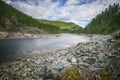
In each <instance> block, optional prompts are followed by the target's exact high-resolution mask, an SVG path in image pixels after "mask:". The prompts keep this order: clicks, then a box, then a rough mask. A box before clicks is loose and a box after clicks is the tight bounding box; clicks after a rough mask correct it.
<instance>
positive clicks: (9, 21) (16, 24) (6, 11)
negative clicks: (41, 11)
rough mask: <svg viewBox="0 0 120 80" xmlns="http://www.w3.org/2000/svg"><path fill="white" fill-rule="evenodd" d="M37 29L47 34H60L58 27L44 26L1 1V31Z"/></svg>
mask: <svg viewBox="0 0 120 80" xmlns="http://www.w3.org/2000/svg"><path fill="white" fill-rule="evenodd" d="M26 27H36V28H39V29H43V30H44V31H46V32H47V33H59V32H60V29H59V27H57V26H53V25H49V24H42V23H39V22H38V21H37V20H35V19H33V18H32V17H30V16H28V15H26V14H23V13H22V12H20V11H18V10H16V9H14V8H13V7H11V6H10V5H8V4H6V3H5V2H3V1H1V0H0V30H2V31H17V30H19V28H26Z"/></svg>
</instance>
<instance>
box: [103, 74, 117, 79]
mask: <svg viewBox="0 0 120 80" xmlns="http://www.w3.org/2000/svg"><path fill="white" fill-rule="evenodd" d="M101 80H115V78H114V77H113V76H112V75H110V74H106V75H104V76H103V77H102V78H101Z"/></svg>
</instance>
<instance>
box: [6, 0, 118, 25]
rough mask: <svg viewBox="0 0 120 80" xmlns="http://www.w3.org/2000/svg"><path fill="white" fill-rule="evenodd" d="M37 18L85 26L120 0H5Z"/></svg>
mask: <svg viewBox="0 0 120 80" xmlns="http://www.w3.org/2000/svg"><path fill="white" fill-rule="evenodd" d="M4 1H6V3H8V4H10V5H12V6H13V7H14V8H16V9H18V10H19V11H22V12H23V13H25V14H27V15H29V16H32V17H33V18H37V19H47V20H60V21H65V22H74V23H76V24H77V25H80V26H82V27H85V26H86V25H87V24H88V23H89V22H91V20H92V19H93V18H94V17H95V16H96V15H97V14H100V13H101V12H102V11H104V10H105V8H107V7H108V6H109V5H110V4H113V3H120V0H4Z"/></svg>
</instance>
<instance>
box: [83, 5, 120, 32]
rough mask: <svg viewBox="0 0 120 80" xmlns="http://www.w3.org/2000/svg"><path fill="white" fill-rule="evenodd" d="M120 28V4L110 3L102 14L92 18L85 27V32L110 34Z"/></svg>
mask: <svg viewBox="0 0 120 80" xmlns="http://www.w3.org/2000/svg"><path fill="white" fill-rule="evenodd" d="M119 29H120V5H119V3H114V4H113V5H109V8H106V9H105V11H103V12H102V13H101V14H98V15H97V16H96V17H95V18H93V19H92V21H91V23H89V24H88V25H87V26H86V28H85V29H84V32H85V33H92V34H110V33H113V32H115V31H117V30H119Z"/></svg>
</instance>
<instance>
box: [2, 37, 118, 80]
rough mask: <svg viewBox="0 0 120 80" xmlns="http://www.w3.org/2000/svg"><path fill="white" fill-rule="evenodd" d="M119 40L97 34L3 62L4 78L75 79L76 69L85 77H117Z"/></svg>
mask: <svg viewBox="0 0 120 80" xmlns="http://www.w3.org/2000/svg"><path fill="white" fill-rule="evenodd" d="M116 41H117V40H114V39H113V37H112V36H110V35H103V36H100V35H96V36H93V37H92V41H90V42H86V43H82V42H80V43H78V44H77V45H75V46H72V47H68V48H65V49H60V50H55V51H51V52H47V53H45V54H44V53H43V54H42V55H39V54H38V55H34V56H31V57H28V58H23V59H22V58H21V59H18V60H16V61H13V62H10V63H3V64H1V65H0V72H2V73H0V74H1V78H0V79H2V80H4V79H7V78H8V79H14V78H16V79H23V80H26V79H29V80H30V79H35V80H44V79H51V80H58V79H60V80H64V79H67V77H68V76H69V77H71V78H72V79H74V77H72V76H71V75H70V73H72V74H73V75H75V76H77V77H80V79H82V80H86V77H87V78H88V79H89V80H96V79H97V80H102V79H103V78H105V79H107V80H108V79H109V78H111V79H112V80H115V78H119V77H117V76H118V75H119V72H120V69H119V68H117V67H118V66H120V65H119V62H120V56H119V46H118V47H117V45H116V43H117V42H116ZM114 46H115V48H114ZM116 47H117V48H116ZM116 51H118V52H116ZM116 61H117V62H116ZM111 66H112V67H111ZM11 70H12V71H11ZM76 70H78V72H77V73H76ZM111 70H112V71H111ZM69 71H70V73H69ZM14 74H15V75H14ZM33 76H34V77H33ZM63 78H64V79H63ZM118 80H119V79H118Z"/></svg>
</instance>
